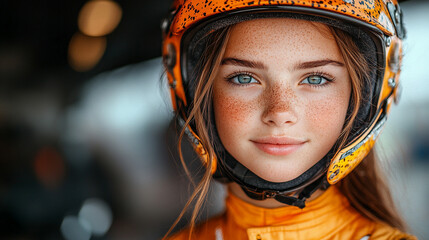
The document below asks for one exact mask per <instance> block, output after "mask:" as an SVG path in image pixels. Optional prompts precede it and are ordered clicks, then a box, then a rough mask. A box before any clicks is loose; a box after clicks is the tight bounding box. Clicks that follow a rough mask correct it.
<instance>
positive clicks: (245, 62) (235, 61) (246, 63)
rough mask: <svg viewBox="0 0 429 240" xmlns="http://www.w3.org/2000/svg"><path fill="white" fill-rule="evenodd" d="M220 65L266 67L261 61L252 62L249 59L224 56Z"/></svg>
mask: <svg viewBox="0 0 429 240" xmlns="http://www.w3.org/2000/svg"><path fill="white" fill-rule="evenodd" d="M220 65H235V66H242V67H248V68H259V69H267V67H266V66H265V65H264V64H263V63H261V62H254V61H250V60H243V59H238V58H224V59H222V62H221V63H220Z"/></svg>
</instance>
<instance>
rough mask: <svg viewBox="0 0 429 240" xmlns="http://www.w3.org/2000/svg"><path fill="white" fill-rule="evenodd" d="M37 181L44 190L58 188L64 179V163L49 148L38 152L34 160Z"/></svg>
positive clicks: (54, 151)
mask: <svg viewBox="0 0 429 240" xmlns="http://www.w3.org/2000/svg"><path fill="white" fill-rule="evenodd" d="M34 171H35V173H36V177H37V179H38V180H39V181H40V183H42V185H43V186H45V187H46V188H50V189H52V188H56V187H58V186H59V185H60V184H61V183H62V181H63V179H64V177H65V163H64V160H63V158H62V157H61V155H60V154H59V153H58V152H57V151H56V150H55V149H53V148H51V147H44V148H42V149H40V150H39V152H38V153H37V155H36V157H35V159H34Z"/></svg>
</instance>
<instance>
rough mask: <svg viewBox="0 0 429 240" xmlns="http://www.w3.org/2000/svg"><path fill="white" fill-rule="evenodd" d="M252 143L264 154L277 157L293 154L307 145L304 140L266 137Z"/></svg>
mask: <svg viewBox="0 0 429 240" xmlns="http://www.w3.org/2000/svg"><path fill="white" fill-rule="evenodd" d="M251 141H252V142H253V143H254V144H255V145H256V147H258V148H259V149H260V150H262V151H263V152H265V153H268V154H270V155H275V156H284V155H288V154H291V153H293V152H295V151H296V150H298V149H299V148H301V147H302V146H303V145H304V143H306V141H304V140H300V139H295V138H289V137H264V138H258V139H254V140H251Z"/></svg>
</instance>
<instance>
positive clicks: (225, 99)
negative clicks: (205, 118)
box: [214, 91, 258, 124]
mask: <svg viewBox="0 0 429 240" xmlns="http://www.w3.org/2000/svg"><path fill="white" fill-rule="evenodd" d="M214 101H215V104H216V106H215V107H216V108H217V110H218V111H217V112H218V113H219V114H222V115H224V116H221V117H220V118H222V119H229V120H231V119H232V120H234V121H235V123H237V124H242V123H243V122H246V118H247V117H248V116H249V115H250V114H251V113H252V112H253V111H254V110H255V109H257V107H258V106H257V104H255V103H254V102H252V101H246V99H242V97H234V96H226V94H225V93H223V92H221V91H220V92H217V94H215V96H214Z"/></svg>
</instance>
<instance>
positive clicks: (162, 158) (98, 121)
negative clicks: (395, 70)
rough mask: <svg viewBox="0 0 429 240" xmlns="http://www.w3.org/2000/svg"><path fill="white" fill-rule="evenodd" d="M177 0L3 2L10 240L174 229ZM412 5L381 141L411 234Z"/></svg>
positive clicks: (426, 194)
mask: <svg viewBox="0 0 429 240" xmlns="http://www.w3.org/2000/svg"><path fill="white" fill-rule="evenodd" d="M170 2H171V1H170V0H157V1H131V0H122V1H113V0H90V1H88V0H74V1H54V0H40V1H25V2H24V1H1V2H0V19H1V21H0V26H1V28H0V239H66V240H89V239H160V238H161V237H162V236H163V234H164V233H165V232H166V231H167V230H168V228H169V226H170V225H171V224H172V223H173V221H174V220H175V218H176V217H177V216H178V214H179V213H180V210H181V209H182V207H183V205H184V203H185V201H186V199H187V197H188V196H189V192H190V190H191V188H190V187H189V182H188V180H187V178H186V176H185V174H184V172H183V171H181V167H180V164H179V163H178V162H177V160H176V159H177V155H176V152H175V149H176V144H175V141H174V139H175V138H176V135H175V132H174V130H173V129H174V127H173V126H172V124H171V123H170V120H171V118H172V116H173V115H172V111H171V107H170V103H169V100H170V99H169V95H168V92H167V89H166V86H165V84H163V83H164V82H163V81H165V79H163V78H164V76H163V74H162V64H161V58H160V55H161V54H160V52H161V31H160V27H159V26H160V23H161V19H162V18H163V17H164V16H166V14H167V11H168V9H169V6H170ZM401 6H402V9H403V12H404V18H405V24H406V27H407V30H408V38H407V40H406V42H405V46H404V47H405V57H404V63H403V71H402V79H401V84H402V88H403V92H402V99H401V101H400V104H399V105H398V106H396V107H395V108H394V109H392V114H391V117H390V119H389V121H388V122H387V126H386V128H385V130H384V133H383V134H382V136H381V139H380V141H379V143H378V146H377V148H378V150H379V153H381V155H382V159H383V163H385V164H384V165H385V166H386V167H387V169H388V174H389V179H390V182H391V185H392V186H393V192H394V195H395V200H396V201H397V203H398V205H399V206H400V209H401V212H402V214H403V215H404V216H405V218H406V220H407V222H408V223H409V225H410V231H411V232H412V233H414V234H415V235H417V236H418V237H419V238H420V239H429V228H428V227H427V223H428V222H429V208H428V207H427V204H426V199H429V186H428V185H429V174H428V172H429V120H428V119H429V107H428V106H429V74H427V72H426V69H427V68H428V67H429V65H428V63H427V61H426V60H424V59H426V57H427V55H428V54H429V45H428V44H427V42H428V41H427V39H429V26H428V25H427V23H428V22H429V15H428V14H427V12H428V10H429V2H428V1H412V0H411V1H407V2H404V3H403V4H402V5H401ZM184 150H185V156H186V158H187V159H191V166H192V168H194V169H195V170H196V171H197V170H198V169H199V167H200V166H199V165H198V164H197V163H196V162H197V160H196V157H195V156H194V155H193V154H192V151H190V147H189V146H184ZM194 162H195V163H194ZM212 192H213V193H215V194H213V193H212V194H211V196H210V197H209V199H210V202H209V203H208V205H209V207H208V208H207V209H206V210H205V211H204V215H211V214H213V213H216V212H219V211H221V209H222V204H221V202H222V201H221V199H222V198H223V197H224V190H223V188H222V186H220V185H218V184H215V185H214V186H213V189H212ZM185 223H186V218H185V220H184V221H183V222H180V223H179V227H181V226H183V225H184V224H185Z"/></svg>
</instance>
